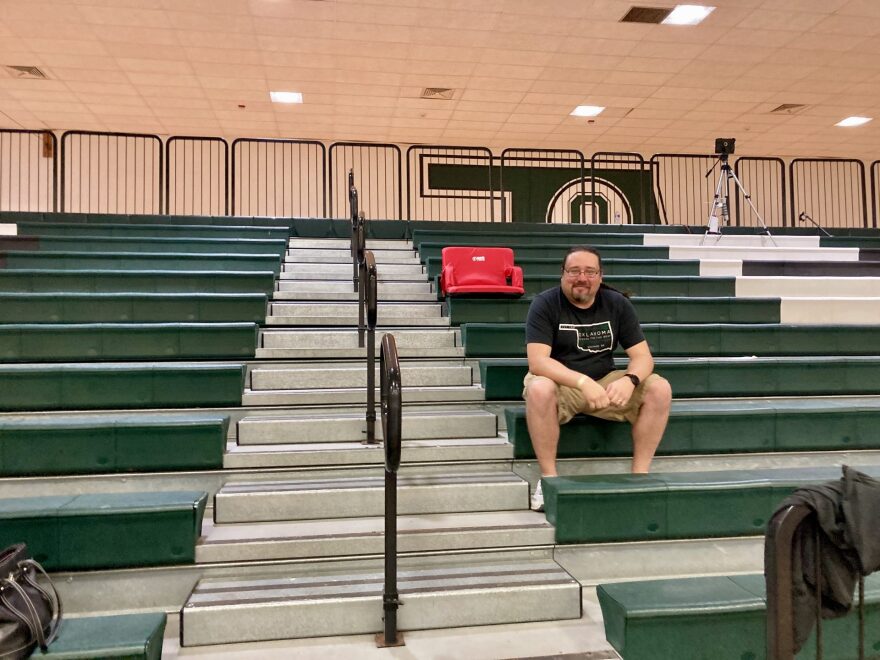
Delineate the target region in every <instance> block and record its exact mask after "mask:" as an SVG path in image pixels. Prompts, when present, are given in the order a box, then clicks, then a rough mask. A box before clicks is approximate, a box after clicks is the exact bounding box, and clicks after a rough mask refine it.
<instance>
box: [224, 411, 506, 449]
mask: <svg viewBox="0 0 880 660" xmlns="http://www.w3.org/2000/svg"><path fill="white" fill-rule="evenodd" d="M401 421H402V429H401V436H402V437H403V438H404V440H429V439H432V440H436V439H441V438H494V437H495V436H496V435H497V433H498V430H497V426H498V420H497V417H496V416H495V415H494V414H492V413H490V412H486V411H483V410H453V411H442V412H439V411H438V412H429V411H423V412H407V411H404V412H403V415H402V416H401ZM381 426H382V425H381V424H377V429H376V436H377V438H379V439H381V437H382V429H381ZM364 429H365V422H364V413H363V412H360V413H350V414H345V415H341V414H334V415H326V414H321V415H316V414H311V415H301V416H278V417H275V416H272V417H245V418H243V419H241V420H240V421H239V422H238V427H237V433H238V436H237V440H238V444H239V445H271V444H284V445H290V444H301V443H309V444H316V443H347V442H360V441H361V440H363V438H364Z"/></svg>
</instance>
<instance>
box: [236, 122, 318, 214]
mask: <svg viewBox="0 0 880 660" xmlns="http://www.w3.org/2000/svg"><path fill="white" fill-rule="evenodd" d="M326 160H327V150H326V148H325V147H324V144H323V143H322V142H318V141H315V140H274V139H263V138H259V139H258V138H238V139H236V140H234V141H233V142H232V165H231V168H232V169H231V171H232V214H233V215H264V216H275V217H285V218H293V217H301V218H309V217H327V176H326V174H325V172H326Z"/></svg>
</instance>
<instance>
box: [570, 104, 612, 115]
mask: <svg viewBox="0 0 880 660" xmlns="http://www.w3.org/2000/svg"><path fill="white" fill-rule="evenodd" d="M604 109H605V106H603V105H579V106H578V107H576V108H575V109H574V110H572V111H571V115H572V117H595V116H596V115H598V114H600V113H601V112H602V111H603V110H604Z"/></svg>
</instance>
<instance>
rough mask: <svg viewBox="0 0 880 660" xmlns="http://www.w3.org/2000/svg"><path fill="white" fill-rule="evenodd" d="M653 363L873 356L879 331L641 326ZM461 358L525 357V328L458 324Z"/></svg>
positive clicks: (814, 327) (721, 325) (827, 327)
mask: <svg viewBox="0 0 880 660" xmlns="http://www.w3.org/2000/svg"><path fill="white" fill-rule="evenodd" d="M642 330H643V331H644V333H645V338H646V339H647V340H648V344H649V345H650V347H651V352H652V353H653V355H654V357H687V356H694V357H698V356H711V357H740V356H746V355H756V356H761V357H769V356H778V357H783V356H789V357H794V356H799V355H800V356H806V355H877V353H878V352H880V348H878V346H880V326H875V325H782V324H778V323H765V324H757V323H756V324H738V323H693V324H684V323H643V324H642ZM461 341H462V344H464V350H465V355H466V356H467V357H485V358H490V357H520V356H525V354H526V325H525V323H463V324H462V325H461Z"/></svg>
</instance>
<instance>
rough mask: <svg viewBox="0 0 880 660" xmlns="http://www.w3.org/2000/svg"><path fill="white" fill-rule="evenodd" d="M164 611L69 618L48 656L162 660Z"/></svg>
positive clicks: (54, 659) (87, 659)
mask: <svg viewBox="0 0 880 660" xmlns="http://www.w3.org/2000/svg"><path fill="white" fill-rule="evenodd" d="M165 621H166V615H165V613H164V612H148V613H145V614H117V615H112V616H87V617H69V616H65V617H64V618H63V619H62V620H61V627H60V629H59V630H58V636H57V637H56V638H55V641H53V642H52V644H51V645H50V646H49V650H48V651H47V652H46V653H43V652H41V651H40V649H39V648H37V650H36V651H35V652H34V655H33V656H31V657H32V658H51V659H52V660H159V659H160V658H161V657H162V641H163V639H162V638H163V637H164V635H165Z"/></svg>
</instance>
